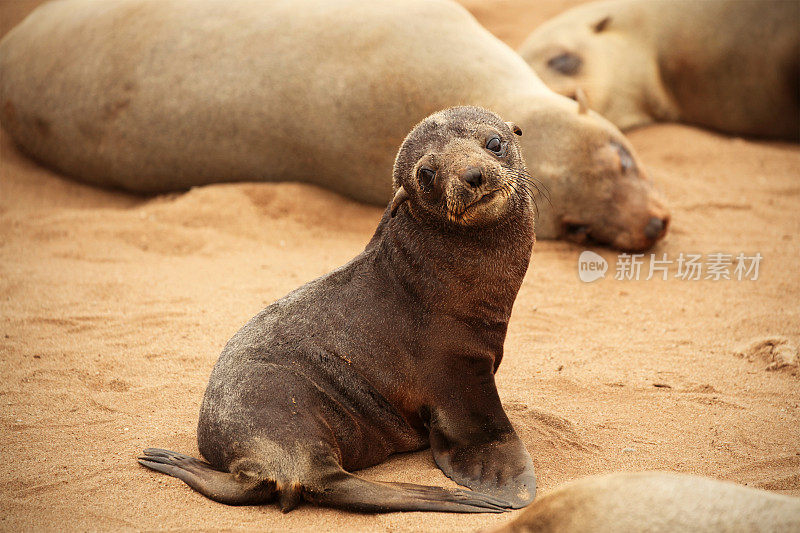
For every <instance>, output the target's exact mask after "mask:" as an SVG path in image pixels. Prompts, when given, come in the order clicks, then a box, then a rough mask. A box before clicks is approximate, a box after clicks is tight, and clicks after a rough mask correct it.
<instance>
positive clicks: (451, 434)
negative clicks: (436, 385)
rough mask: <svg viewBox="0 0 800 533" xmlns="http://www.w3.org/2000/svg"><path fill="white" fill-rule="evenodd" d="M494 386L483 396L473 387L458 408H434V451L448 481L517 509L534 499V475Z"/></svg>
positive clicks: (528, 457) (431, 426) (485, 390)
mask: <svg viewBox="0 0 800 533" xmlns="http://www.w3.org/2000/svg"><path fill="white" fill-rule="evenodd" d="M490 381H491V383H490V384H487V385H490V386H487V387H486V388H485V389H484V391H483V392H482V393H480V392H478V391H476V388H471V393H472V394H471V395H470V397H465V398H461V399H460V401H459V402H458V403H457V404H454V403H450V402H448V404H449V406H443V407H436V408H432V409H431V412H430V426H429V427H430V443H431V450H433V458H434V460H435V461H436V464H437V465H438V466H439V468H441V469H442V472H444V473H445V474H446V475H447V477H449V478H450V479H452V480H453V481H455V482H456V483H458V484H460V485H464V486H466V487H469V488H470V489H472V490H474V491H477V492H481V493H483V494H490V495H492V496H494V497H496V498H500V499H502V500H505V501H507V502H509V503H511V505H512V507H513V508H514V509H519V508H521V507H525V506H526V505H528V504H529V503H531V502H532V501H533V498H534V497H535V496H536V475H535V474H534V471H533V462H532V461H531V456H530V455H529V454H528V451H527V450H526V449H525V446H524V445H523V444H522V441H521V440H520V438H519V436H517V434H516V432H515V431H514V428H513V427H512V426H511V422H510V421H509V420H508V417H507V416H506V413H505V411H503V407H502V405H501V404H500V398H499V397H498V395H497V389H495V388H494V379H491V380H490ZM468 390H469V389H468ZM476 394H477V395H478V396H479V397H475V395H476Z"/></svg>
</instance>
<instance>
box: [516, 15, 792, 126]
mask: <svg viewBox="0 0 800 533" xmlns="http://www.w3.org/2000/svg"><path fill="white" fill-rule="evenodd" d="M798 28H800V2H796V1H783V0H704V1H701V2H696V1H692V0H614V1H610V2H594V3H591V4H587V5H583V6H578V7H576V8H573V9H570V10H569V11H566V12H565V13H563V14H561V15H559V16H558V17H555V18H553V19H552V20H549V21H547V22H546V23H544V24H542V25H541V26H540V27H539V28H537V29H536V30H534V32H533V33H532V34H531V35H530V36H529V37H528V39H527V40H526V41H525V42H524V43H523V44H522V46H521V47H520V48H519V53H520V54H521V55H522V57H523V58H525V60H526V61H527V62H528V63H529V64H530V65H531V66H532V67H533V69H534V70H535V71H536V72H537V73H538V74H539V76H541V78H542V80H543V81H544V82H545V83H546V84H547V85H548V86H549V87H550V88H551V89H553V90H554V91H556V92H558V93H560V94H564V95H567V96H573V95H575V94H576V91H577V90H578V89H579V88H580V89H581V90H582V91H583V92H584V93H585V95H586V97H587V103H588V105H589V107H591V108H592V109H594V110H595V111H597V112H599V113H600V114H602V115H603V116H605V117H606V118H608V119H609V120H610V121H611V122H613V123H614V124H616V125H617V126H618V127H620V128H622V129H627V128H631V127H635V126H641V125H644V124H648V123H651V122H662V121H681V122H686V123H688V124H695V125H699V126H704V127H707V128H713V129H715V130H718V131H722V132H727V133H733V134H737V135H752V136H760V137H778V138H784V139H793V140H798V138H800V31H798Z"/></svg>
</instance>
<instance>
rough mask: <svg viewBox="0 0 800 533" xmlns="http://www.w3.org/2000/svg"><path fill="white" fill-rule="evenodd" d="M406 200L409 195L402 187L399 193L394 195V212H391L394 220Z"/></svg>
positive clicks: (398, 190)
mask: <svg viewBox="0 0 800 533" xmlns="http://www.w3.org/2000/svg"><path fill="white" fill-rule="evenodd" d="M406 200H408V193H407V192H406V190H405V189H404V188H403V186H402V185H401V186H400V188H399V189H397V192H396V193H394V198H393V199H392V210H391V216H392V218H394V216H395V215H396V214H397V209H398V208H399V207H400V206H401V205H403V202H405V201H406Z"/></svg>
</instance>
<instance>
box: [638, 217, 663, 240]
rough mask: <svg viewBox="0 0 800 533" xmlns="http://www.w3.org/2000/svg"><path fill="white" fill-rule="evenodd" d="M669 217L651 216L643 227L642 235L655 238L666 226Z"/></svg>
mask: <svg viewBox="0 0 800 533" xmlns="http://www.w3.org/2000/svg"><path fill="white" fill-rule="evenodd" d="M668 220H669V219H666V218H658V217H653V218H651V219H650V221H649V222H648V223H647V226H645V227H644V236H645V237H647V238H648V239H657V238H658V237H660V236H661V234H662V233H663V232H664V230H665V229H666V227H667V222H668Z"/></svg>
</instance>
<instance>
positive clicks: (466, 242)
mask: <svg viewBox="0 0 800 533" xmlns="http://www.w3.org/2000/svg"><path fill="white" fill-rule="evenodd" d="M515 133H516V135H521V132H520V130H519V128H518V127H516V126H515V125H513V124H510V123H509V124H507V123H505V122H503V121H502V120H501V119H500V118H499V117H498V116H497V115H495V114H493V113H490V112H488V111H485V110H483V109H480V108H475V107H457V108H452V109H448V110H445V111H442V112H439V113H436V114H434V115H432V116H430V117H428V118H427V119H425V120H424V121H423V122H421V123H420V124H419V125H417V126H416V127H415V128H414V130H413V131H412V132H411V133H410V134H409V135H408V137H406V139H405V141H404V142H403V144H402V146H401V148H400V151H399V153H398V154H397V160H396V162H395V166H394V183H395V186H396V188H397V192H396V194H395V197H394V200H393V201H392V203H391V204H390V205H389V207H388V208H387V209H386V211H385V212H384V215H383V218H382V219H381V222H380V224H379V225H378V229H377V230H376V231H375V235H374V236H373V237H372V240H371V241H370V242H369V244H368V245H367V247H366V249H365V250H364V251H363V252H362V253H361V254H360V255H358V256H357V257H356V258H355V259H353V260H352V261H350V262H349V263H348V264H346V265H345V266H343V267H341V268H339V269H337V270H335V271H333V272H331V273H330V274H328V275H326V276H323V277H321V278H319V279H317V280H315V281H312V282H310V283H308V284H306V285H304V286H302V287H300V288H299V289H297V290H295V291H294V292H292V293H290V294H289V295H288V296H286V297H284V298H283V299H281V300H278V301H277V302H275V303H274V304H272V305H271V306H269V307H267V308H266V309H265V310H264V311H262V312H261V313H260V314H258V315H257V316H256V317H255V318H253V319H252V320H251V321H250V322H248V323H247V324H246V325H245V326H244V327H243V328H242V329H241V330H240V331H239V332H238V333H237V334H236V335H235V336H234V337H233V338H232V339H231V340H230V341H229V342H228V344H227V346H226V347H225V349H224V350H223V351H222V354H221V355H220V358H219V361H218V362H217V364H216V366H215V367H214V371H213V372H212V374H211V378H210V381H209V384H208V388H207V389H206V393H205V397H204V399H203V405H202V408H201V412H200V422H199V425H198V430H197V434H198V435H197V437H198V444H199V448H200V452H201V453H202V454H203V456H204V457H205V458H206V459H207V460H208V463H204V462H201V461H198V460H196V459H192V458H189V457H186V456H183V455H181V454H176V453H174V452H169V451H165V450H157V449H150V450H145V452H144V457H141V458H140V462H141V463H142V464H143V465H145V466H147V467H149V468H152V469H154V470H158V471H161V472H164V473H167V474H170V475H173V476H175V477H178V478H180V479H182V480H183V481H185V482H186V483H187V484H189V485H190V486H191V487H192V488H194V489H195V490H197V491H199V492H201V493H202V494H204V495H206V496H208V497H209V498H211V499H213V500H216V501H219V502H223V503H229V504H256V503H263V502H267V501H270V500H271V499H273V498H278V500H279V502H280V505H281V508H283V509H284V510H288V509H291V508H292V507H294V506H295V505H297V503H298V502H299V501H301V500H303V499H304V500H307V501H309V502H313V503H316V504H319V505H326V506H333V507H340V508H343V509H348V510H354V511H368V512H384V511H454V512H500V511H502V510H503V509H505V508H507V507H514V508H517V507H522V506H524V505H527V504H528V503H530V502H531V501H532V500H533V498H534V494H535V490H536V489H535V487H536V480H535V476H534V472H533V464H532V462H531V458H530V456H529V455H528V452H527V451H526V450H525V447H524V445H523V444H522V442H521V441H520V439H519V437H518V436H517V434H516V433H515V432H514V429H513V427H512V426H511V423H510V422H509V420H508V417H507V416H506V414H505V412H504V411H503V408H502V406H501V405H500V398H499V397H498V394H497V389H496V388H495V383H494V373H495V371H496V370H497V367H498V365H499V364H500V361H501V359H502V357H503V342H504V340H505V336H506V327H507V325H508V319H509V316H510V314H511V308H512V305H513V303H514V299H515V298H516V295H517V291H518V290H519V287H520V285H521V284H522V278H523V276H524V275H525V271H526V270H527V268H528V262H529V260H530V255H531V250H532V247H533V240H534V237H533V216H534V215H533V207H532V202H531V194H532V192H531V191H532V189H531V188H529V187H530V185H531V183H532V182H530V180H529V178H528V175H527V172H526V170H525V164H524V161H523V158H522V155H521V150H520V146H519V144H518V142H517V140H516V135H515ZM428 445H430V447H431V448H432V450H433V456H434V459H435V460H436V464H437V465H439V467H440V468H441V469H442V470H443V471H444V473H445V474H447V475H448V476H449V477H451V478H452V479H453V480H455V481H456V482H458V483H460V484H462V485H466V486H467V487H470V488H471V489H474V490H476V491H479V492H470V491H461V490H455V491H451V490H445V489H442V488H438V487H424V486H419V485H408V484H402V483H375V482H370V481H366V480H363V479H360V478H358V477H356V476H354V475H352V474H350V473H349V471H352V470H357V469H360V468H366V467H368V466H372V465H375V464H378V463H380V462H381V461H383V460H384V459H386V458H387V457H388V456H389V455H390V454H392V453H396V452H404V451H411V450H419V449H421V448H424V447H426V446H428Z"/></svg>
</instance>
